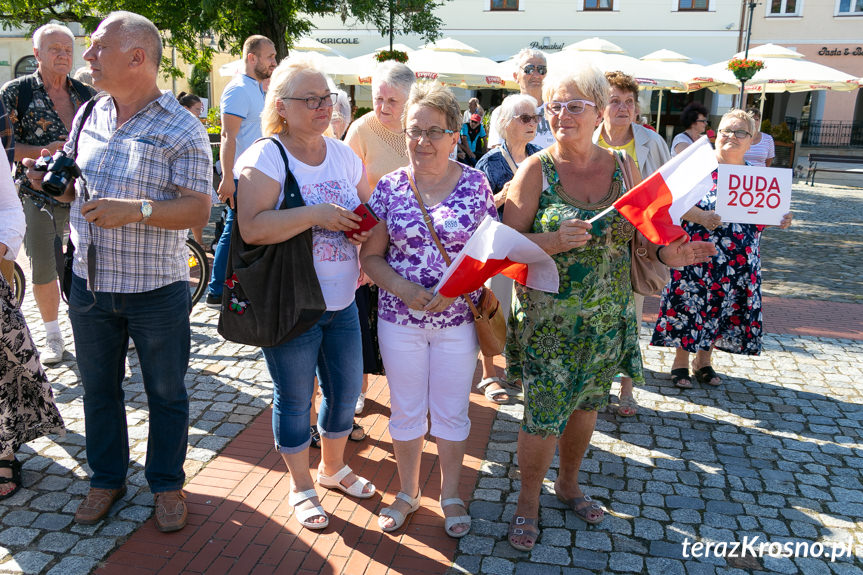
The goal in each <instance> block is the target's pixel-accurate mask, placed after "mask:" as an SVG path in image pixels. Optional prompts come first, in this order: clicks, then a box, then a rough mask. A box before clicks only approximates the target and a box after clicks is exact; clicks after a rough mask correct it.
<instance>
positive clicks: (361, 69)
mask: <svg viewBox="0 0 863 575" xmlns="http://www.w3.org/2000/svg"><path fill="white" fill-rule="evenodd" d="M389 49H390V46H389V44H387V45H386V46H381V47H380V48H376V49H375V50H374V52H371V53H369V54H363V55H362V56H357V57H355V58H351V59H350V60H349V62H350V68H351V77H350V78H346V79H345V81H343V82H342V83H344V84H352V85H361V86H370V85H371V83H372V76H373V75H374V73H375V69H376V68H377V67H378V65H379V64H380V62H378V60H377V55H378V52H382V51H384V50H389ZM393 50H399V51H401V52H405V53H407V54H410V53H411V52H413V51H414V49H413V48H411V47H410V46H405V45H404V44H398V43H396V44H393Z"/></svg>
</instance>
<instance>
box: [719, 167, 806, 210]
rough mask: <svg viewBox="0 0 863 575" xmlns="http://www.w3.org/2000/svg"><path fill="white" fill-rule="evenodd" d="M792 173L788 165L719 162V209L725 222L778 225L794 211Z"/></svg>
mask: <svg viewBox="0 0 863 575" xmlns="http://www.w3.org/2000/svg"><path fill="white" fill-rule="evenodd" d="M792 176H793V174H792V172H791V170H790V169H788V168H761V167H756V166H738V165H735V164H719V175H718V177H717V180H716V213H717V214H719V215H720V216H721V217H722V221H723V222H735V223H739V224H761V225H778V224H780V223H781V222H782V216H784V215H785V214H787V213H788V212H790V211H791V182H792Z"/></svg>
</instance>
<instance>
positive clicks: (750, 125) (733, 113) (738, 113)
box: [719, 108, 755, 134]
mask: <svg viewBox="0 0 863 575" xmlns="http://www.w3.org/2000/svg"><path fill="white" fill-rule="evenodd" d="M726 119H728V120H741V121H743V122H746V130H747V131H748V132H749V133H750V134H754V133H755V118H753V117H752V116H750V115H749V114H747V113H746V112H744V111H743V110H741V109H740V108H734V109H731V110H728V111H727V112H725V114H724V115H723V116H722V119H721V120H719V125H720V126H721V125H722V123H723V122H725V120H726Z"/></svg>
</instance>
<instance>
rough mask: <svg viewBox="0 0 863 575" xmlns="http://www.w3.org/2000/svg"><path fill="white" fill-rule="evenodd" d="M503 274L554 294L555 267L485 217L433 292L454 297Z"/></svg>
mask: <svg viewBox="0 0 863 575" xmlns="http://www.w3.org/2000/svg"><path fill="white" fill-rule="evenodd" d="M497 274H503V275H505V276H507V277H509V278H512V279H513V280H515V281H517V282H518V283H520V284H522V285H525V286H527V287H529V288H533V289H536V290H541V291H546V292H550V293H557V290H558V288H559V282H560V278H559V277H558V274H557V265H556V264H555V263H554V260H553V259H551V256H549V255H548V254H547V253H545V252H544V251H543V250H542V248H540V247H539V246H538V245H536V244H535V243H533V242H532V241H530V240H529V239H527V238H526V237H524V236H523V235H522V234H520V233H519V232H517V231H515V230H514V229H512V228H511V227H509V226H505V225H503V224H502V223H500V222H498V221H495V220H494V218H492V217H491V216H486V218H485V219H484V220H483V221H482V223H481V224H480V225H479V227H478V228H477V229H476V231H475V232H474V233H473V235H472V236H471V237H470V239H469V240H468V241H467V243H466V244H465V246H464V249H462V251H461V253H460V254H459V255H458V256H457V257H456V258H455V259H454V260H453V261H452V263H451V264H450V266H449V267H448V268H447V270H446V272H445V273H444V275H443V277H442V278H441V280H440V281H439V282H438V285H437V287H436V288H435V292H440V293H441V294H443V295H444V296H446V297H456V296H459V295H462V294H465V293H470V292H472V291H476V290H478V289H479V288H480V287H482V285H483V284H484V283H485V281H486V280H487V279H488V278H490V277H493V276H496V275H497Z"/></svg>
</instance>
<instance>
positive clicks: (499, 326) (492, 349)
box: [408, 172, 506, 357]
mask: <svg viewBox="0 0 863 575" xmlns="http://www.w3.org/2000/svg"><path fill="white" fill-rule="evenodd" d="M408 181H410V184H411V189H412V190H413V192H414V196H416V199H417V203H418V204H419V206H420V210H422V213H423V220H424V221H425V223H426V226H428V229H429V232H430V233H431V236H432V239H433V240H434V243H435V245H436V246H437V249H438V250H440V253H441V255H442V256H443V259H444V261H445V262H446V265H450V264H451V263H452V260H450V257H449V255H448V254H447V253H446V250H445V249H444V247H443V245H442V244H441V243H440V238H438V235H437V232H435V229H434V225H432V220H431V217H430V216H429V214H428V212H427V211H426V207H425V203H423V199H422V197H421V196H420V193H419V190H417V186H416V184H415V183H414V178H413V175H411V173H410V172H408ZM463 297H464V299H465V301H466V302H467V306H468V307H469V308H470V311H471V313H472V314H473V322H474V325H475V326H476V338H477V340H479V349H480V351H482V354H483V355H484V356H486V357H494V356H495V355H500V354H501V353H503V348H504V346H505V345H506V320H505V319H504V317H503V314H502V313H500V302H499V301H498V299H497V296H495V295H494V292H492V291H491V290H490V289H489V288H487V287H485V286H483V287H482V295H480V298H479V308H477V306H475V305H473V302H472V301H470V297H468V294H464V295H463Z"/></svg>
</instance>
